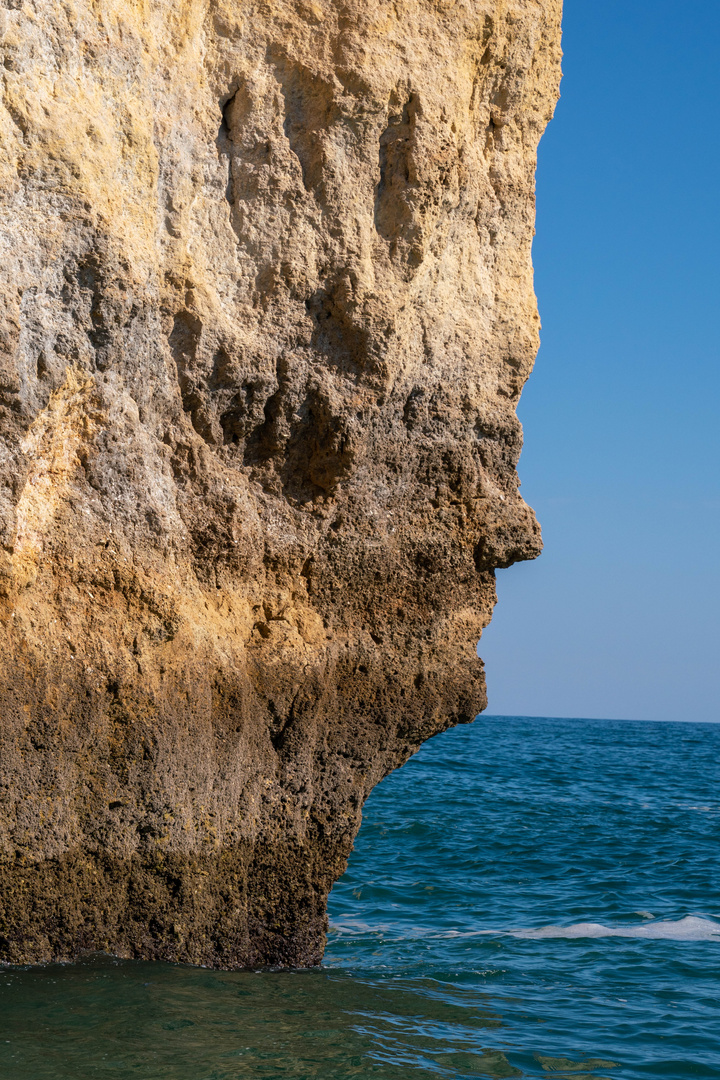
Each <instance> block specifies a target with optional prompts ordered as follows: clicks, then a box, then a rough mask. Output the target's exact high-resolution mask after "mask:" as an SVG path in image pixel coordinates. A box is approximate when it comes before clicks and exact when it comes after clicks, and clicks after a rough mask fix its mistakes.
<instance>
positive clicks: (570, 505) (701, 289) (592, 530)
mask: <svg viewBox="0 0 720 1080" xmlns="http://www.w3.org/2000/svg"><path fill="white" fill-rule="evenodd" d="M564 21H565V33H564V46H563V47H564V51H565V61H564V65H563V67H564V72H565V75H564V79H563V84H562V99H561V101H560V103H559V105H558V108H557V111H556V114H555V119H554V121H553V122H552V124H551V126H550V127H549V129H548V131H547V133H546V135H545V137H544V139H543V141H542V143H541V146H540V160H539V172H538V221H537V236H536V240H535V247H534V263H535V283H536V291H537V294H538V299H539V304H540V315H541V318H542V323H543V334H542V347H541V350H540V355H539V357H538V361H537V365H536V367H535V371H534V373H533V375H532V377H531V379H530V382H529V383H528V385H527V387H526V388H525V391H524V393H523V398H522V401H521V404H520V409H519V414H520V418H521V420H522V422H523V426H524V428H525V450H524V452H523V456H522V459H521V462H520V476H521V479H522V482H523V488H522V490H523V494H524V496H525V498H526V499H527V501H528V502H529V503H530V504H531V506H533V507H534V508H535V510H536V511H537V514H538V517H539V519H540V522H541V524H542V526H543V534H544V539H545V552H544V553H543V555H542V556H541V558H540V559H539V560H538V561H537V562H534V563H526V564H522V565H519V566H514V567H512V568H511V569H509V570H504V571H500V572H499V573H498V591H499V596H500V603H499V605H498V607H497V609H496V613H495V618H494V620H493V624H492V626H491V627H490V628H489V629H488V630H487V631H486V632H485V634H484V635H483V640H482V643H481V645H480V654H481V655H482V656H483V658H484V659H485V661H486V665H487V673H488V686H489V697H490V704H489V712H491V713H498V714H513V713H518V714H524V715H534V716H587V717H615V718H634V719H662V720H720V656H719V655H718V653H719V652H720V568H719V560H720V475H719V473H720V437H719V430H720V416H719V414H720V364H719V363H718V361H719V359H720V345H719V340H720V338H719V333H718V322H719V321H720V297H719V294H720V271H719V261H720V63H719V61H718V57H719V56H720V3H718V0H685V2H684V3H683V4H678V3H677V0H675V2H673V3H670V2H669V0H594V2H589V0H566V5H565V20H564Z"/></svg>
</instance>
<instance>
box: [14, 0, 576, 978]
mask: <svg viewBox="0 0 720 1080" xmlns="http://www.w3.org/2000/svg"><path fill="white" fill-rule="evenodd" d="M560 6H561V5H560V0H392V2H391V0H267V2H263V0H243V2H240V0H234V2H232V0H103V3H102V4H98V3H96V2H94V0H67V2H64V3H62V4H58V3H56V2H54V0H4V7H0V45H1V48H2V53H3V63H4V66H3V67H2V69H0V70H1V71H2V105H1V107H0V197H1V198H2V203H3V211H2V260H0V276H1V277H2V282H1V284H0V296H2V301H3V303H2V311H1V312H0V320H1V321H0V431H1V432H2V443H1V445H0V543H1V545H2V546H1V547H0V641H1V648H2V656H3V664H2V669H1V670H0V739H1V744H0V960H2V961H7V962H13V963H33V962H39V961H46V960H51V959H55V960H58V959H60V960H62V959H69V958H72V957H74V956H76V955H77V954H78V952H79V951H81V950H84V949H99V950H106V951H108V952H111V953H115V954H117V955H119V956H139V957H146V958H165V959H170V960H177V961H185V962H191V963H196V964H207V965H212V966H219V967H238V966H244V965H249V964H252V965H261V964H278V965H286V964H292V965H306V964H315V963H317V962H319V960H320V958H321V956H322V951H323V946H324V932H325V926H326V916H325V904H326V899H327V894H328V891H329V889H330V887H331V885H332V883H333V881H334V880H335V879H336V878H337V877H338V876H339V875H340V874H341V873H342V871H343V869H344V866H345V862H346V859H347V856H348V853H349V851H350V849H351V847H352V842H353V838H354V836H355V833H356V831H357V829H358V827H359V823H360V814H361V808H362V805H363V801H364V800H365V798H366V797H367V795H368V793H369V792H370V790H371V788H372V787H373V785H374V784H376V783H377V782H378V781H379V780H381V779H382V778H383V777H384V776H386V775H387V773H388V772H390V770H392V769H394V768H395V767H396V766H398V765H400V764H401V763H402V762H403V761H405V760H406V759H407V758H408V756H409V755H411V754H412V753H413V752H414V751H415V750H416V749H417V747H418V746H419V745H420V744H421V742H422V741H423V740H424V739H427V738H428V737H429V736H431V735H434V734H436V733H437V732H439V731H442V730H443V729H445V728H447V727H449V726H450V725H452V724H457V723H463V722H467V721H470V720H471V719H472V718H473V717H474V716H475V714H476V713H478V712H479V711H480V710H481V709H482V708H483V707H484V706H485V703H486V699H485V689H484V677H483V669H482V663H481V661H479V660H478V659H477V656H476V644H477V641H478V639H479V637H480V635H481V632H482V630H483V627H485V626H486V625H487V623H488V622H489V620H490V616H491V613H492V609H493V603H494V600H495V591H494V571H495V569H496V568H497V567H504V566H508V565H510V564H511V563H512V562H514V561H516V560H519V559H529V558H533V557H534V556H535V555H537V553H538V551H539V549H540V539H539V531H538V528H537V525H536V522H535V519H534V517H533V514H532V512H531V511H530V509H529V508H528V507H527V506H526V505H525V504H524V503H523V501H522V499H521V498H520V496H519V493H518V478H517V474H516V470H515V467H516V464H517V460H518V455H519V453H520V445H521V430H520V425H519V423H518V421H517V419H516V416H515V406H516V404H517V401H518V397H519V394H520V391H521V388H522V386H523V383H524V381H525V379H526V378H527V375H528V373H529V371H530V369H531V366H532V364H533V360H534V357H535V353H536V350H537V344H538V316H537V311H536V305H535V299H534V295H533V287H532V267H531V258H530V249H531V241H532V235H533V221H534V170H535V151H536V146H537V143H538V140H539V138H540V135H541V134H542V131H543V129H544V127H545V125H546V123H547V121H548V120H549V118H550V116H551V114H552V110H553V107H554V104H555V101H556V98H557V89H558V82H559V66H560V46H559V41H560Z"/></svg>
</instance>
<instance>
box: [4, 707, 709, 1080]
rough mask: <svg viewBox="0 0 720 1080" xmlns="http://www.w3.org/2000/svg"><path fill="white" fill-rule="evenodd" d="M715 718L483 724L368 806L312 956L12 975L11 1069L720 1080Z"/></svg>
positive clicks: (394, 781)
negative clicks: (235, 969) (324, 934)
mask: <svg viewBox="0 0 720 1080" xmlns="http://www.w3.org/2000/svg"><path fill="white" fill-rule="evenodd" d="M719 771H720V725H712V724H692V723H678V724H655V723H625V722H622V723H621V722H609V721H595V720H592V721H591V720H551V719H527V718H520V717H519V718H501V717H481V718H479V719H478V720H477V721H476V722H475V723H474V724H473V725H471V726H469V727H463V728H458V729H455V730H454V731H451V732H447V733H446V734H444V735H442V736H439V737H438V738H436V739H433V740H431V741H430V742H429V743H427V744H426V745H425V746H424V747H423V748H422V749H421V750H420V752H419V753H418V754H417V755H416V757H415V758H413V759H412V761H410V762H409V763H408V764H407V765H406V766H405V767H404V768H403V769H401V770H399V771H398V772H397V773H395V774H393V775H392V776H391V777H389V778H388V779H387V780H386V781H385V782H384V783H383V784H381V785H380V786H379V787H378V788H377V789H376V790H375V792H374V793H373V794H372V796H371V798H370V799H369V801H368V803H367V806H366V810H365V815H364V823H363V827H362V830H361V832H360V835H359V837H358V840H357V844H356V848H355V851H354V853H353V855H352V857H351V860H350V865H349V867H348V871H347V873H346V875H345V876H344V877H343V879H342V880H341V881H340V882H339V883H338V884H337V886H336V887H335V889H334V890H333V894H332V897H331V902H330V918H331V925H332V930H331V935H330V941H329V945H328V950H327V954H326V959H325V964H324V966H323V968H322V969H318V970H314V971H308V972H267V971H266V972H256V973H255V972H242V973H222V972H211V971H204V970H200V969H193V968H182V967H174V966H172V965H165V964H141V963H127V962H120V961H114V960H112V959H109V958H103V957H90V958H88V959H87V960H86V961H84V962H83V963H79V964H75V965H71V966H68V967H59V966H51V967H47V968H43V969H30V970H18V969H12V970H7V969H6V970H4V971H0V1077H2V1078H3V1080H5V1078H8V1080H84V1078H85V1077H87V1078H90V1077H93V1078H95V1077H98V1078H107V1080H110V1078H117V1080H125V1078H128V1080H129V1078H142V1080H165V1078H167V1080H235V1078H240V1077H242V1078H245V1077H258V1078H260V1077H261V1078H275V1077H293V1078H296V1080H302V1078H305V1077H307V1078H310V1077H312V1078H327V1080H344V1078H349V1077H354V1078H362V1077H369V1076H378V1077H386V1078H389V1080H422V1078H431V1077H433V1078H434V1077H447V1078H460V1080H464V1078H470V1077H541V1076H549V1075H551V1076H556V1077H558V1078H565V1080H568V1078H577V1080H581V1078H590V1077H593V1078H596V1080H600V1078H609V1077H613V1078H617V1080H646V1078H653V1077H657V1078H660V1077H663V1078H672V1080H689V1078H691V1077H719V1078H720V894H719V889H720V784H719V783H718V781H719V780H720V776H719V775H718V773H719Z"/></svg>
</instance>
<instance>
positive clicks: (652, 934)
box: [510, 915, 720, 941]
mask: <svg viewBox="0 0 720 1080" xmlns="http://www.w3.org/2000/svg"><path fill="white" fill-rule="evenodd" d="M510 933H511V934H512V936H513V937H518V938H599V937H620V938H648V939H653V940H662V941H720V923H717V922H712V921H711V920H710V919H702V918H700V916H697V915H686V916H685V918H684V919H678V920H677V921H676V922H673V921H672V920H662V919H658V921H657V922H650V923H649V922H646V923H641V924H639V925H637V926H603V924H602V923H592V922H581V923H574V924H573V925H572V926H541V927H539V928H538V929H537V930H511V931H510Z"/></svg>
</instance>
